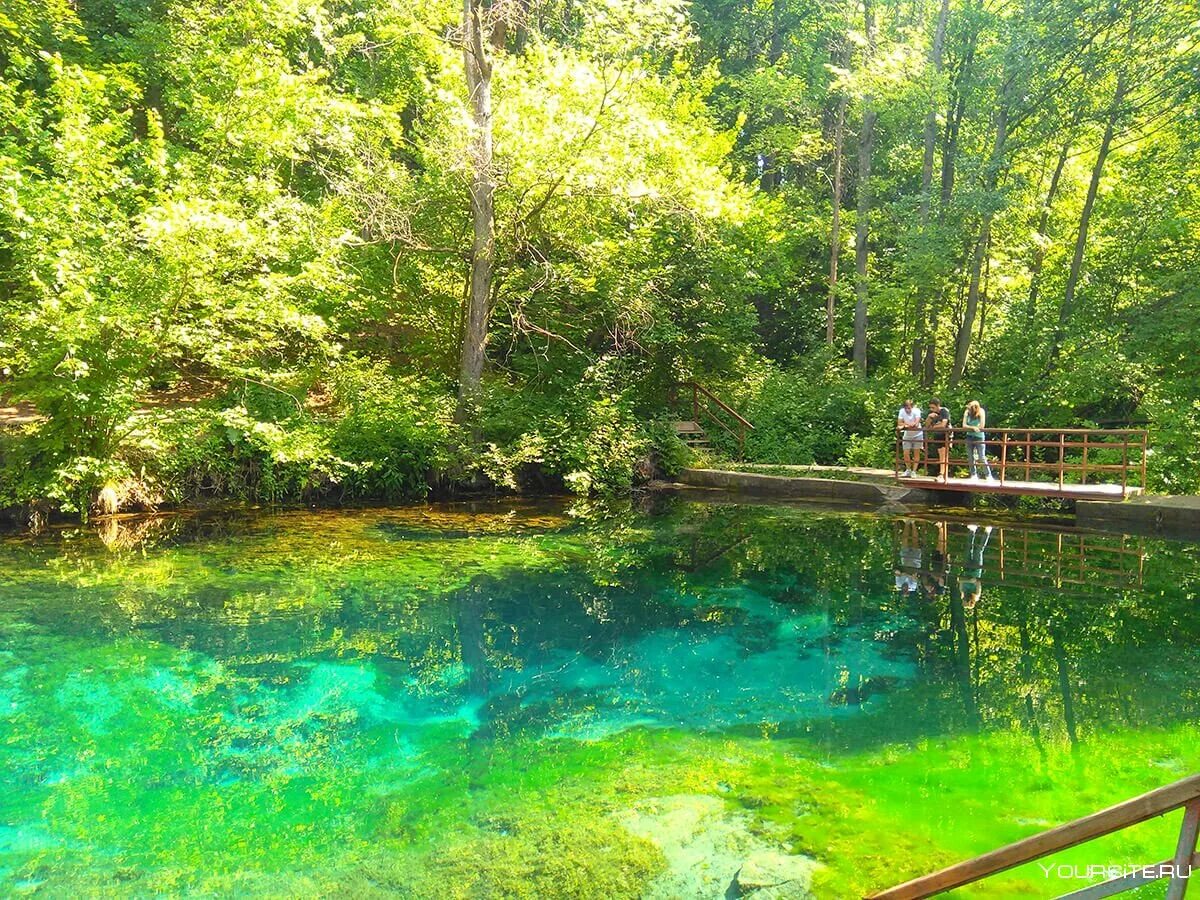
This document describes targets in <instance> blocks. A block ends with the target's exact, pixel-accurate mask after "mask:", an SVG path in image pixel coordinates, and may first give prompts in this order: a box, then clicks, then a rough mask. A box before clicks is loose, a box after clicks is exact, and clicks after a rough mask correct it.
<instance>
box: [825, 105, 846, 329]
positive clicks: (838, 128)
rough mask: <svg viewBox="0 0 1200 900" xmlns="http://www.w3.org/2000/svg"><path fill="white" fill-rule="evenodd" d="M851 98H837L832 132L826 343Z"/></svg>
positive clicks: (832, 310) (832, 317) (833, 303)
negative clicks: (831, 191)
mask: <svg viewBox="0 0 1200 900" xmlns="http://www.w3.org/2000/svg"><path fill="white" fill-rule="evenodd" d="M849 102H850V98H849V97H847V96H846V94H845V93H844V92H843V93H842V96H841V97H840V98H839V99H838V105H837V124H836V125H835V126H834V132H833V222H832V223H831V228H830V232H829V296H828V298H827V299H826V301H825V343H826V344H828V345H829V346H831V347H832V346H833V343H834V320H835V317H836V313H837V284H838V254H839V253H840V252H841V249H842V159H843V157H844V156H845V145H846V107H847V105H848V104H849Z"/></svg>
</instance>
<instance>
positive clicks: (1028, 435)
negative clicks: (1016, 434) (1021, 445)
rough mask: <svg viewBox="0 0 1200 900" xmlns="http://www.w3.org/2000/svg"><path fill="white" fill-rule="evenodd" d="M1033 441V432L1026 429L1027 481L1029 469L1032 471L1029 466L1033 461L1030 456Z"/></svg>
mask: <svg viewBox="0 0 1200 900" xmlns="http://www.w3.org/2000/svg"><path fill="white" fill-rule="evenodd" d="M1032 442H1033V432H1032V431H1026V432H1025V480H1026V481H1028V480H1029V471H1030V470H1029V467H1030V465H1031V464H1032V463H1033V460H1031V459H1030V458H1029V454H1030V452H1031V450H1032V447H1031V446H1030V445H1031V444H1032Z"/></svg>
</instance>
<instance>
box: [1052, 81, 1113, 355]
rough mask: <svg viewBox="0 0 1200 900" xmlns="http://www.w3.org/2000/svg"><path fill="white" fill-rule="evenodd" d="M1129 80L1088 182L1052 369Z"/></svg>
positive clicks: (1072, 304) (1071, 307)
mask: <svg viewBox="0 0 1200 900" xmlns="http://www.w3.org/2000/svg"><path fill="white" fill-rule="evenodd" d="M1128 84H1129V82H1128V80H1127V77H1126V74H1125V71H1124V70H1122V72H1121V74H1120V75H1119V76H1117V87H1116V90H1115V91H1113V98H1112V103H1110V104H1109V107H1108V121H1107V122H1105V124H1104V137H1103V139H1102V140H1101V141H1100V152H1099V153H1098V154H1097V156H1096V164H1095V165H1094V166H1093V167H1092V179H1091V181H1090V182H1088V191H1087V199H1086V200H1084V201H1083V212H1082V213H1080V214H1079V232H1078V234H1077V235H1076V236H1075V254H1074V256H1072V257H1071V269H1070V271H1069V272H1068V273H1067V286H1066V289H1065V290H1064V291H1063V299H1062V305H1061V306H1060V307H1059V310H1058V327H1057V328H1056V329H1055V331H1054V343H1053V345H1052V346H1051V348H1050V362H1051V365H1053V363H1054V362H1055V361H1056V360H1057V359H1058V354H1059V352H1060V351H1061V349H1062V342H1063V338H1065V337H1066V334H1067V324H1068V323H1069V322H1070V321H1071V316H1072V315H1074V313H1075V306H1076V303H1077V300H1076V297H1075V292H1076V291H1077V290H1078V288H1079V278H1080V276H1081V275H1082V273H1083V253H1084V250H1085V249H1087V236H1088V227H1089V226H1090V225H1091V221H1092V210H1093V209H1095V206H1096V195H1097V194H1098V193H1099V192H1100V179H1101V177H1102V176H1103V175H1104V163H1105V161H1106V160H1107V159H1108V151H1109V150H1110V149H1111V147H1112V139H1113V135H1114V134H1115V133H1116V130H1117V117H1118V116H1119V115H1120V112H1121V106H1122V104H1123V103H1124V102H1125V93H1126V91H1127V90H1128Z"/></svg>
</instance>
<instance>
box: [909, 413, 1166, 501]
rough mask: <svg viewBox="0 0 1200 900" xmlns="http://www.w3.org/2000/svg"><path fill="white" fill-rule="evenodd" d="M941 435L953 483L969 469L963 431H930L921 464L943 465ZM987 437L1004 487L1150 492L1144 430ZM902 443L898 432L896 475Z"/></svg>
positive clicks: (1016, 431)
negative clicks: (1030, 485)
mask: <svg viewBox="0 0 1200 900" xmlns="http://www.w3.org/2000/svg"><path fill="white" fill-rule="evenodd" d="M942 433H944V434H946V435H947V459H946V463H947V466H948V468H949V472H950V475H951V477H953V476H954V472H955V470H956V469H961V468H969V467H970V460H969V459H968V458H967V442H966V434H965V432H963V431H962V430H961V429H957V428H951V429H947V430H946V432H935V431H932V430H930V429H926V430H925V443H924V447H923V449H922V460H923V461H924V464H925V466H926V467H927V468H930V469H931V470H932V469H933V468H936V466H937V465H938V464H939V459H938V446H939V444H938V443H937V442H936V441H935V440H933V439H932V436H933V435H935V434H942ZM986 435H987V440H986V442H985V450H986V455H987V459H988V463H989V465H990V466H991V468H992V470H993V473H994V474H996V475H997V476H998V480H999V483H1000V484H1001V485H1004V484H1007V483H1010V482H1026V483H1031V482H1042V483H1047V482H1048V483H1057V485H1058V487H1059V488H1062V487H1063V486H1064V485H1087V484H1114V485H1115V484H1120V486H1121V494H1122V496H1124V495H1126V494H1128V493H1129V491H1130V489H1137V490H1143V491H1144V490H1145V488H1146V460H1147V456H1148V452H1147V451H1148V449H1149V447H1148V442H1149V433H1148V432H1147V431H1146V429H1144V428H988V429H986ZM902 441H903V433H902V432H901V431H900V430H899V429H897V432H896V450H895V471H896V474H897V475H899V473H900V469H901V465H902V460H903V454H902ZM932 474H935V475H937V474H940V472H939V471H932Z"/></svg>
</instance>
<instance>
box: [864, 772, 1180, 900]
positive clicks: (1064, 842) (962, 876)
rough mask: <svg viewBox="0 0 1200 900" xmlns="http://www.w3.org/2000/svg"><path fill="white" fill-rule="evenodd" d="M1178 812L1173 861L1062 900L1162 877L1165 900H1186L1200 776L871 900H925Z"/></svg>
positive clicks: (1086, 898) (1088, 898)
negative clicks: (1180, 816)
mask: <svg viewBox="0 0 1200 900" xmlns="http://www.w3.org/2000/svg"><path fill="white" fill-rule="evenodd" d="M1180 808H1182V809H1183V810H1184V813H1183V822H1182V824H1181V826H1180V829H1179V838H1178V840H1177V842H1176V845H1175V853H1174V855H1173V856H1172V857H1171V858H1170V859H1167V860H1164V861H1162V862H1160V863H1157V864H1152V865H1147V866H1139V867H1134V868H1133V869H1132V870H1130V871H1128V872H1126V871H1121V872H1119V873H1118V874H1117V875H1116V877H1114V878H1110V879H1109V880H1108V881H1104V882H1101V883H1099V884H1093V885H1089V886H1088V887H1085V888H1081V889H1079V890H1076V891H1072V892H1070V893H1068V894H1064V895H1062V896H1063V897H1073V898H1076V900H1097V898H1100V897H1111V896H1113V895H1114V894H1120V893H1124V892H1125V891H1131V890H1134V889H1135V888H1139V887H1142V886H1143V885H1146V884H1149V883H1150V882H1153V881H1157V880H1158V879H1160V878H1168V879H1170V882H1169V884H1168V887H1167V894H1166V896H1167V900H1183V897H1184V894H1185V893H1186V892H1187V887H1188V881H1189V879H1190V877H1191V875H1192V873H1193V871H1194V870H1197V867H1198V866H1200V856H1198V855H1197V854H1196V838H1197V833H1198V832H1200V775H1192V776H1190V777H1188V778H1183V779H1181V780H1179V781H1176V782H1174V783H1173V784H1168V785H1166V786H1165V787H1161V788H1158V789H1156V790H1153V791H1150V792H1149V793H1146V794H1142V795H1141V796H1138V797H1134V798H1133V799H1131V800H1126V801H1125V802H1124V803H1118V804H1117V805H1116V806H1110V807H1108V808H1107V809H1102V810H1100V812H1096V813H1092V814H1091V815H1090V816H1084V817H1083V818H1082V819H1076V820H1075V821H1074V822H1068V823H1067V824H1066V825H1059V826H1058V827H1057V828H1051V829H1050V830H1048V831H1043V832H1041V833H1040V834H1035V835H1033V836H1032V837H1027V838H1025V839H1024V840H1021V841H1017V842H1016V843H1014V844H1009V845H1008V846H1007V847H1001V848H1000V849H999V850H993V851H991V852H990V853H985V854H983V855H982V856H977V857H975V858H974V859H968V860H966V861H964V862H960V863H956V864H955V865H953V866H950V867H948V868H945V869H942V870H941V871H939V872H933V873H932V874H929V875H923V876H921V877H920V878H914V879H913V880H912V881H906V882H905V883H904V884H900V885H897V886H896V887H892V888H888V889H887V890H885V891H880V892H879V893H877V894H871V895H869V897H868V898H867V900H923V898H925V897H933V896H935V895H937V894H941V893H944V892H946V891H952V890H954V889H955V888H959V887H962V886H964V885H967V884H972V883H974V882H976V881H980V880H982V879H984V878H987V877H989V876H991V875H995V874H997V873H999V872H1004V871H1007V870H1008V869H1012V868H1014V867H1016V866H1020V865H1024V864H1025V863H1030V862H1033V861H1034V860H1037V859H1041V858H1043V857H1045V856H1049V855H1050V854H1052V853H1057V852H1058V851H1060V850H1066V849H1068V848H1070V847H1077V846H1079V845H1080V844H1085V843H1087V842H1089V841H1093V840H1095V839H1096V838H1100V837H1104V836H1105V835H1107V834H1113V833H1115V832H1118V831H1123V830H1124V829H1126V828H1129V827H1131V826H1133V825H1138V824H1140V823H1142V822H1146V821H1148V820H1150V819H1155V818H1158V817H1159V816H1162V815H1165V814H1166V813H1169V812H1172V811H1174V810H1177V809H1180Z"/></svg>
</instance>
